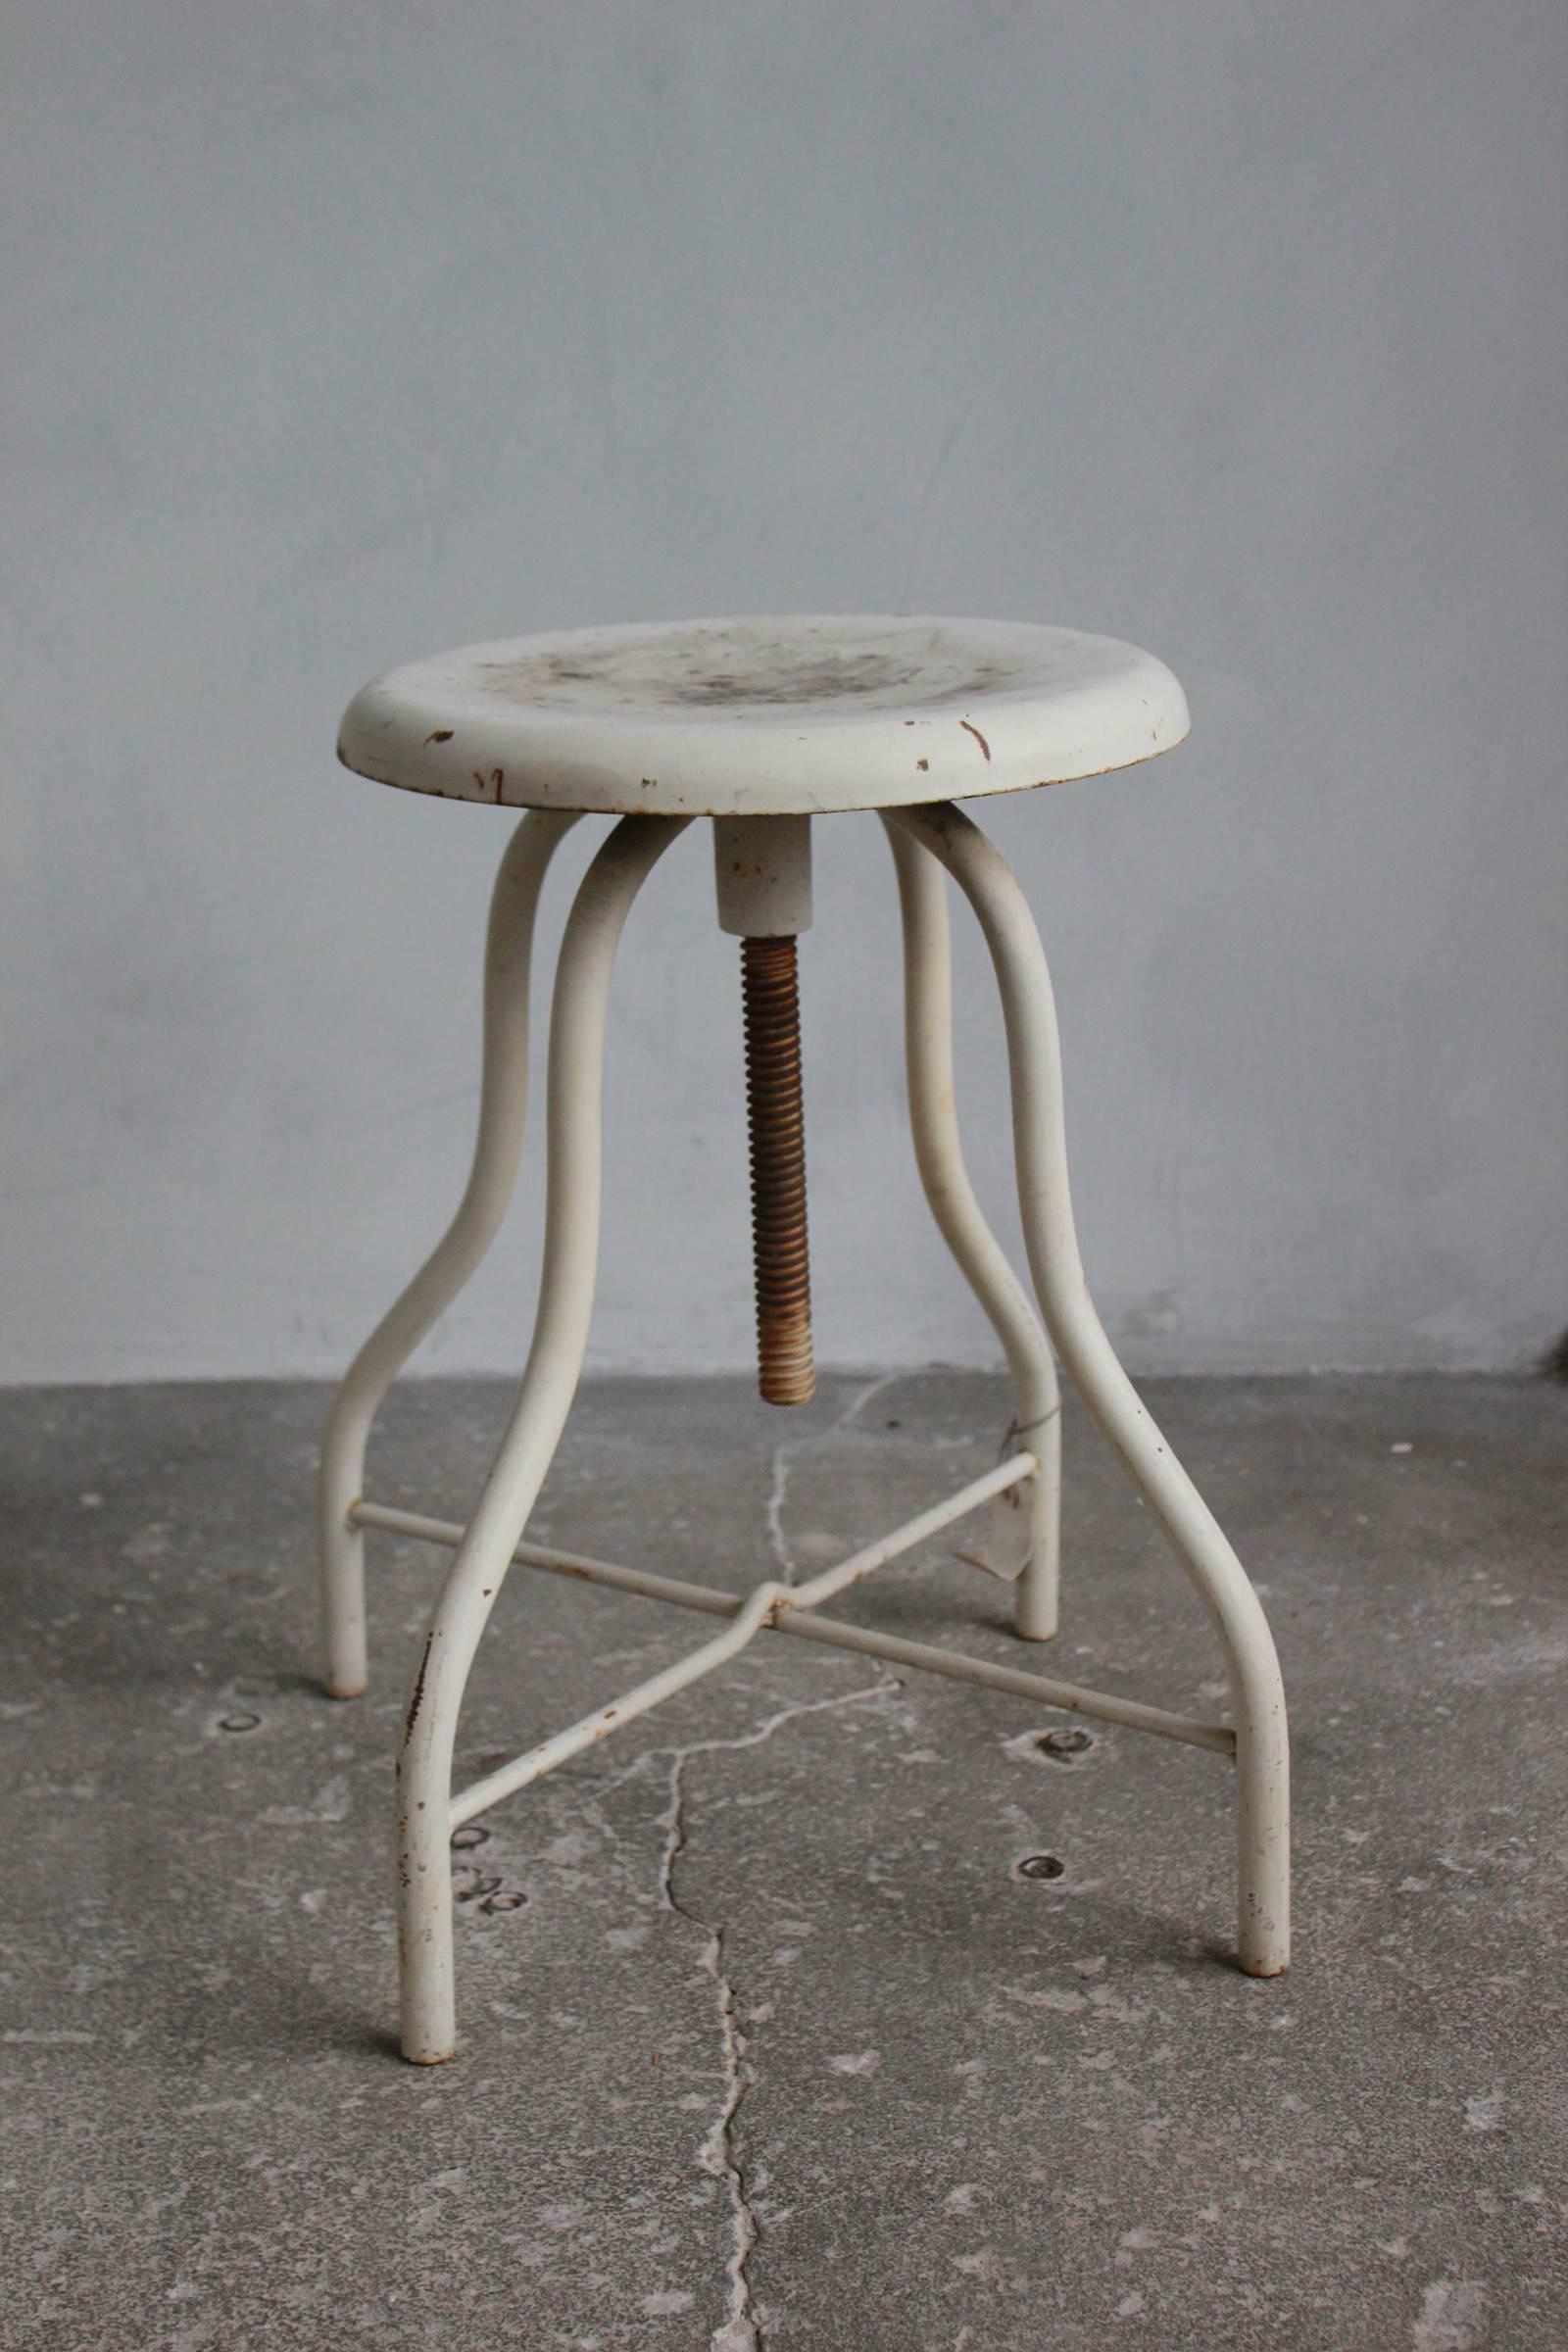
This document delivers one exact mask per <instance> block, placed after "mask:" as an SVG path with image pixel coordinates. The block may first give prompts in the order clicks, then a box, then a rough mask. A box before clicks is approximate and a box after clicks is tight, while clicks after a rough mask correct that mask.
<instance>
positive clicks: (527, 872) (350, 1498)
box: [317, 809, 577, 1698]
mask: <svg viewBox="0 0 1568 2352" xmlns="http://www.w3.org/2000/svg"><path fill="white" fill-rule="evenodd" d="M576 822H577V819H576V816H575V815H573V814H558V813H557V812H556V811H554V810H544V809H538V810H534V811H532V812H530V814H528V815H527V816H525V817H524V818H523V820H522V822H521V824H520V825H518V827H517V828H516V831H515V833H514V834H513V836H512V839H511V841H510V842H509V844H508V845H507V852H506V855H505V857H504V858H502V860H501V867H500V871H499V872H498V873H497V875H496V882H495V890H494V892H493V894H492V896H491V900H490V923H489V929H488V931H487V933H486V937H485V953H484V1075H483V1079H482V1081H481V1086H480V1094H479V1132H478V1136H477V1139H476V1141H475V1143H474V1148H473V1167H472V1170H471V1172H470V1174H469V1177H468V1184H467V1190H466V1192H465V1193H464V1196H463V1199H462V1201H461V1202H460V1203H459V1206H458V1213H457V1215H456V1216H455V1217H454V1218H453V1220H452V1223H451V1225H450V1226H449V1227H448V1229H447V1232H446V1234H445V1236H444V1237H443V1239H442V1240H441V1241H440V1242H439V1243H438V1244H437V1246H436V1249H435V1250H434V1251H433V1252H432V1254H431V1255H430V1256H429V1257H428V1258H427V1259H426V1261H425V1263H424V1264H423V1265H422V1266H421V1267H420V1269H419V1271H418V1273H417V1274H416V1276H415V1277H414V1280H413V1281H412V1282H411V1283H410V1284H409V1286H408V1289H407V1290H406V1291H405V1292H404V1293H403V1296H402V1297H401V1298H400V1299H398V1300H397V1302H396V1304H395V1305H393V1306H392V1307H390V1308H389V1309H388V1311H387V1312H386V1314H384V1315H383V1316H382V1318H381V1320H380V1322H379V1323H378V1324H377V1325H376V1327H375V1329H374V1331H372V1332H371V1334H370V1336H369V1338H368V1340H367V1341H366V1343H365V1345H364V1347H363V1348H361V1349H360V1352H359V1354H358V1355H357V1356H356V1357H355V1359H354V1361H353V1363H352V1364H351V1365H350V1366H349V1369H348V1371H347V1373H346V1374H345V1375H344V1378H343V1383H342V1386H341V1387H340V1388H339V1390H338V1393H337V1395H336V1397H334V1399H333V1402H332V1411H331V1415H330V1418H329V1419H328V1421H327V1425H326V1435H325V1438H324V1439H323V1441H322V1446H321V1467H320V1473H319V1479H318V1482H317V1507H318V1518H319V1544H320V1559H321V1645H322V1652H323V1668H324V1674H325V1681H326V1688H327V1690H328V1691H330V1693H331V1695H332V1696H333V1697H334V1698H358V1697H359V1695H360V1693H361V1691H363V1690H364V1689H365V1683H366V1654H365V1535H364V1531H363V1530H362V1529H361V1528H359V1527H358V1526H356V1525H355V1524H354V1523H353V1520H352V1519H351V1516H350V1514H351V1513H352V1511H353V1509H354V1506H355V1504H356V1503H357V1502H358V1501H359V1499H360V1495H361V1494H362V1492H363V1489H364V1481H365V1448H366V1445H367V1443H368V1439H369V1435H370V1424H371V1422H372V1421H373V1420H374V1418H375V1415H376V1410H377V1408H378V1407H379V1405H380V1402H381V1399H382V1397H384V1396H385V1395H386V1393H387V1390H388V1389H389V1388H390V1387H391V1386H392V1383H393V1382H394V1380H396V1378H397V1376H398V1374H399V1373H400V1372H401V1371H402V1369H403V1367H404V1365H405V1364H406V1363H407V1362H408V1360H409V1357H410V1356H411V1355H412V1354H413V1353H414V1350H415V1349H416V1348H417V1346H418V1345H419V1342H420V1341H421V1340H422V1339H423V1338H424V1336H425V1334H426V1333H427V1332H428V1331H429V1330H430V1328H431V1326H432V1325H433V1324H434V1323H435V1322H436V1320H437V1318H438V1317H439V1316H441V1315H443V1314H444V1313H445V1312H446V1310H447V1308H448V1307H449V1306H450V1305H451V1304H452V1301H453V1299H455V1298H456V1297H457V1295H458V1293H459V1292H460V1291H461V1290H462V1288H463V1286H464V1284H465V1283H466V1281H467V1280H468V1277H469V1276H470V1275H471V1274H472V1273H473V1271H474V1269H475V1267H476V1266H477V1265H478V1263H479V1261H480V1259H481V1258H482V1257H483V1256H484V1253H485V1251H486V1250H488V1249H489V1247H490V1244H491V1243H492V1241H494V1239H495V1236H496V1232H497V1229H498V1228H499V1226H500V1224H501V1220H502V1218H503V1216H505V1214H506V1210H507V1203H508V1201H510V1200H511V1198H512V1188H513V1186H514V1184H515V1181H516V1175H517V1160H518V1156H519V1154H520V1152H521V1151H522V1123H523V1112H524V1110H525V1108H526V1105H527V1099H528V967H529V963H530V960H531V956H532V951H533V928H534V916H535V913H536V911H537V909H538V905H539V893H540V890H541V889H542V887H543V884H544V878H545V873H546V870H547V868H548V866H549V864H550V860H551V858H553V857H554V856H555V853H556V850H557V847H558V845H559V844H560V842H561V841H562V840H563V839H564V836H565V834H567V833H568V832H569V831H570V829H571V827H572V826H573V825H574V824H575V823H576Z"/></svg>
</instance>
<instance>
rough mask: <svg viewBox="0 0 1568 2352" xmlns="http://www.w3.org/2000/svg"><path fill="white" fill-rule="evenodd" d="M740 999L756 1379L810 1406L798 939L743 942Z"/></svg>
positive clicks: (771, 1392) (775, 1394)
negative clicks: (754, 1292) (754, 1293)
mask: <svg viewBox="0 0 1568 2352" xmlns="http://www.w3.org/2000/svg"><path fill="white" fill-rule="evenodd" d="M741 1004H742V1008H743V1014H744V1019H745V1029H746V1118H747V1125H748V1127H749V1129H750V1132H751V1157H752V1250H753V1260H754V1264H755V1268H756V1279H757V1386H758V1389H759V1392H760V1395H761V1397H763V1399H764V1400H765V1402H767V1403H768V1404H807V1403H809V1401H810V1397H811V1393H812V1391H813V1389H814V1388H815V1385H816V1379H815V1374H814V1372H813V1370H812V1366H811V1277H810V1260H809V1251H808V1247H807V1229H806V1115H805V1109H804V1105H803V1103H802V1098H801V1001H800V987H799V981H798V976H797V971H796V961H795V941H794V939H793V938H780V939H743V940H742V941H741Z"/></svg>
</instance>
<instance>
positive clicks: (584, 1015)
mask: <svg viewBox="0 0 1568 2352" xmlns="http://www.w3.org/2000/svg"><path fill="white" fill-rule="evenodd" d="M687 821H688V820H686V819H685V818H681V817H653V816H628V817H623V818H622V819H621V821H620V823H619V824H618V825H617V826H616V827H615V830H614V831H613V833H612V834H611V835H610V837H609V839H608V840H607V841H606V842H605V844H604V846H603V848H602V849H601V850H600V852H599V854H598V856H597V857H596V858H595V859H594V861H593V863H592V865H591V866H590V867H589V869H588V872H587V874H586V875H585V877H584V879H583V882H582V886H581V888H580V889H579V890H578V893H577V897H576V900H575V903H574V904H573V907H572V909H571V915H570V918H569V920H568V922H567V924H566V930H565V936H564V939H563V942H562V948H561V961H560V964H559V966H558V969H557V974H556V992H555V1001H554V1004H553V1005H552V1008H551V1020H550V1069H549V1078H548V1086H547V1095H548V1117H549V1176H548V1191H547V1198H546V1208H545V1246H544V1276H543V1281H542V1283H541V1285H540V1293H539V1311H538V1317H537V1320H536V1322H535V1325H534V1335H533V1344H532V1347H531V1348H530V1349H529V1352H528V1362H527V1368H526V1370H525V1371H524V1373H523V1377H522V1386H521V1388H520V1390H519V1392H518V1395H517V1400H516V1403H515V1406H514V1408H513V1413H512V1419H511V1421H510V1422H509V1424H508V1427H507V1433H506V1436H505V1437H504V1438H503V1440H502V1443H501V1449H500V1451H499V1453H498V1454H497V1456H496V1459H495V1462H494V1464H493V1466H492V1468H491V1470H490V1474H489V1476H488V1478H487V1479H486V1481H485V1484H484V1490H483V1493H482V1494H481V1495H480V1497H479V1502H478V1507H477V1508H476V1510H475V1512H474V1515H473V1517H472V1519H471V1520H470V1521H469V1523H468V1528H467V1532H466V1535H465V1537H464V1539H463V1542H462V1544H461V1545H460V1546H459V1547H458V1551H457V1554H456V1557H455V1558H454V1560H453V1562H452V1566H451V1568H450V1570H449V1571H448V1573H447V1577H446V1581H445V1583H444V1584H443V1586H442V1589H441V1593H440V1597H439V1598H438V1599H437V1601H436V1604H435V1608H434V1610H433V1611H432V1612H431V1616H430V1623H429V1629H428V1631H427V1633H426V1635H425V1638H424V1645H423V1649H422V1651H421V1654H420V1658H419V1664H418V1669H417V1673H416V1675H415V1678H414V1686H413V1690H412V1691H411V1693H410V1697H409V1707H408V1716H407V1720H406V1725H405V1730H404V1738H403V1748H402V1753H401V1755H400V1756H399V1759H398V1872H399V1880H400V1887H399V1904H398V1952H399V1965H400V1971H401V1983H402V2017H403V2034H402V2039H403V2054H404V2056H405V2057H406V2058H411V2059H413V2060H415V2061H416V2062H417V2064H420V2065H425V2066H429V2065H435V2064H437V2063H438V2062H439V2061H440V2060H442V2059H444V2058H450V2057H451V2055H452V2051H453V2045H454V2041H455V2036H456V2020H455V2006H454V1990H453V1966H452V1857H451V1832H452V1827H453V1823H452V1819H451V1812H452V1755H453V1746H454V1742H455V1740H456V1736H457V1726H458V1712H459V1709H460V1707H461V1706H462V1703H463V1692H464V1687H465V1685H466V1682H467V1679H468V1669H469V1667H470V1666H471V1665H472V1663H473V1656H474V1652H475V1650H476V1649H477V1647H478V1644H479V1638H480V1636H481V1634H482V1633H483V1631H484V1627H485V1621H486V1619H487V1618H488V1616H489V1614H490V1610H491V1608H492V1606H493V1604H494V1601H495V1596H496V1594H497V1593H498V1592H499V1591H500V1589H501V1585H502V1582H503V1580H504V1578H505V1576H506V1573H507V1569H508V1567H509V1566H510V1564H511V1561H512V1556H513V1552H514V1549H515V1545H516V1543H517V1540H518V1538H519V1537H520V1536H521V1534H522V1531H523V1528H524V1526H525V1524H526V1522H527V1518H528V1514H529V1512H530V1511H531V1510H532V1508H533V1504H534V1499H535V1497H536V1495H538V1492H539V1489H540V1487H541V1486H542V1484H543V1483H544V1477H545V1473H546V1471H547V1470H548V1469H549V1467H550V1462H551V1458H552V1456H553V1455H554V1453H555V1450H556V1446H557V1445H558V1444H559V1442H560V1439H561V1433H562V1430H563V1428H564V1425H565V1420H566V1414H567V1412H568V1410H569V1409H570V1405H571V1400H572V1397H573V1395H574V1394H575V1392H576V1387H577V1381H578V1377H579V1375H580V1373H581V1370H582V1359H583V1351H584V1349H585V1348H586V1346H587V1343H588V1323H589V1316H590V1312H591V1310H592V1306H593V1294H594V1278H595V1273H596V1270H597V1261H598V1253H599V1195H600V1131H601V1112H602V1105H601V1079H602V1074H603V1067H604V1046H605V1012H606V1005H607V1002H608V998H609V991H610V978H611V971H612V967H613V962H614V956H615V949H616V945H617V943H618V941H619V938H620V934H621V930H622V927H623V925H624V923H625V920H626V916H627V914H628V913H629V912H630V909H631V905H632V902H633V900H634V899H635V898H636V896H637V892H638V890H639V889H640V887H641V885H642V883H643V881H644V880H645V878H646V877H647V875H648V873H649V872H650V871H651V869H652V867H653V866H654V864H655V861H656V860H657V859H658V858H659V857H660V856H661V855H662V852H663V851H664V850H665V849H667V848H668V846H669V844H670V843H671V842H672V841H673V840H674V839H675V836H676V835H677V834H678V833H680V832H681V831H683V830H684V827H685V824H686V822H687Z"/></svg>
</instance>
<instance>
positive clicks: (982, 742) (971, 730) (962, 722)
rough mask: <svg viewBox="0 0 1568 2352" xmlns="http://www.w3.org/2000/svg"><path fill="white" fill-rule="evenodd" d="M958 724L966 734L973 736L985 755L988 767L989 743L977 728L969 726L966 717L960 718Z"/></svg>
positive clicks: (989, 759) (989, 758)
mask: <svg viewBox="0 0 1568 2352" xmlns="http://www.w3.org/2000/svg"><path fill="white" fill-rule="evenodd" d="M958 724H959V726H960V727H961V728H962V729H963V731H964V733H965V734H966V735H972V736H973V737H974V739H975V741H976V743H977V744H978V745H979V746H980V749H981V750H982V751H983V752H984V754H985V756H986V765H987V766H988V767H989V766H990V765H991V746H990V744H989V743H987V741H986V739H985V737H984V736H983V735H982V734H981V732H980V730H979V728H978V727H972V726H970V724H969V721H968V720H967V719H966V718H960V719H959V721H958Z"/></svg>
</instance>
